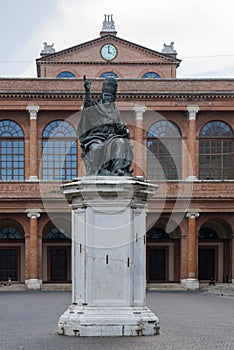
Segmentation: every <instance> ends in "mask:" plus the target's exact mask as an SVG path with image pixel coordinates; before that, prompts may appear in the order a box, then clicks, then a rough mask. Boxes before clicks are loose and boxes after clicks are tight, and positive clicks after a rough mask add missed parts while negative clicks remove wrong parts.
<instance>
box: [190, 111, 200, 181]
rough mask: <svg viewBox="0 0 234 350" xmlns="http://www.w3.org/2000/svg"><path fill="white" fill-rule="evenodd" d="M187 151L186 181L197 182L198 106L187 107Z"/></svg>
mask: <svg viewBox="0 0 234 350" xmlns="http://www.w3.org/2000/svg"><path fill="white" fill-rule="evenodd" d="M187 111H188V122H189V131H188V151H189V156H190V161H189V162H188V165H189V166H188V168H189V173H188V179H189V180H192V181H193V180H197V175H198V174H197V164H198V154H197V152H196V116H197V113H198V111H199V107H198V106H188V108H187Z"/></svg>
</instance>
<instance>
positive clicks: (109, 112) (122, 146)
mask: <svg viewBox="0 0 234 350" xmlns="http://www.w3.org/2000/svg"><path fill="white" fill-rule="evenodd" d="M91 83H92V82H91V81H88V80H86V77H85V76H84V88H85V96H84V106H83V111H82V115H81V120H80V122H79V125H78V137H79V140H80V144H81V148H82V151H83V152H82V158H83V160H84V163H85V166H86V171H87V175H122V176H130V175H131V174H132V170H130V166H131V163H132V159H133V153H132V148H131V145H130V141H129V131H128V129H127V127H126V125H125V124H124V123H122V122H121V120H120V113H119V110H118V109H117V108H116V106H115V103H114V102H115V98H116V92H117V81H116V79H115V78H113V77H107V78H106V79H105V80H104V82H103V86H102V93H101V99H100V100H98V101H97V102H95V101H93V100H92V98H91V93H90V90H91Z"/></svg>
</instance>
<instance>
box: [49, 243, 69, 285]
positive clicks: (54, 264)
mask: <svg viewBox="0 0 234 350" xmlns="http://www.w3.org/2000/svg"><path fill="white" fill-rule="evenodd" d="M67 258H68V249H67V248H58V247H56V248H52V247H50V248H49V262H50V264H49V270H50V271H49V276H50V281H51V282H67V279H68V278H67V277H68V276H67V269H68V266H67V265H68V264H67Z"/></svg>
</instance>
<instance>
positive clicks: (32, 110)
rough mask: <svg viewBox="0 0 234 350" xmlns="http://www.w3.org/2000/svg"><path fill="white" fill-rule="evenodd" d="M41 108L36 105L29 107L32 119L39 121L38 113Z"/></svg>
mask: <svg viewBox="0 0 234 350" xmlns="http://www.w3.org/2000/svg"><path fill="white" fill-rule="evenodd" d="M39 109H40V107H39V106H37V105H35V106H31V105H29V106H28V107H27V110H28V112H29V116H30V119H37V113H38V111H39Z"/></svg>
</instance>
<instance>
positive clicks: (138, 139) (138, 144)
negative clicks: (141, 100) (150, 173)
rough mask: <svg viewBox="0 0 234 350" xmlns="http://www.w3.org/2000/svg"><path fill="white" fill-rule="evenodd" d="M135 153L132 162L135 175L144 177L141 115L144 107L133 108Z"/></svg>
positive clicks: (144, 109)
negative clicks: (134, 165)
mask: <svg viewBox="0 0 234 350" xmlns="http://www.w3.org/2000/svg"><path fill="white" fill-rule="evenodd" d="M134 111H135V122H136V123H135V126H136V127H135V151H134V162H135V164H136V168H135V174H134V175H137V176H145V170H146V169H145V164H144V159H146V157H145V154H144V149H145V147H144V143H143V142H144V141H143V137H144V130H143V114H144V113H145V111H146V107H145V106H135V107H134Z"/></svg>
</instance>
